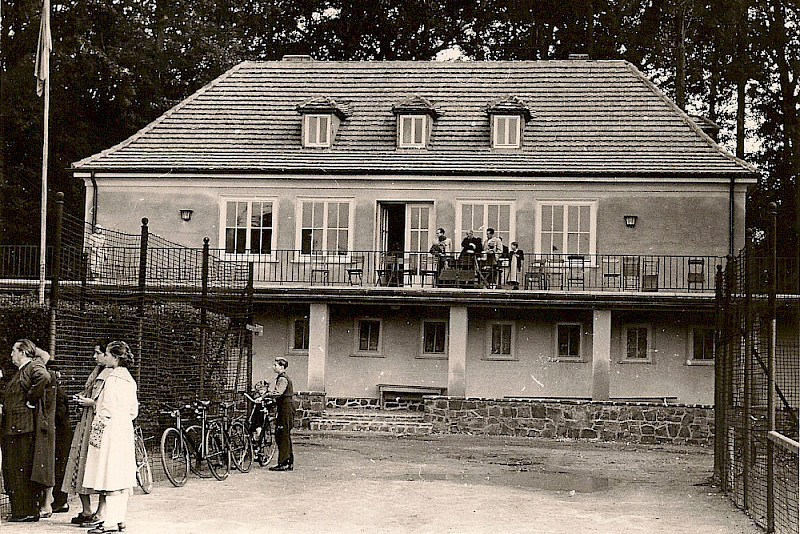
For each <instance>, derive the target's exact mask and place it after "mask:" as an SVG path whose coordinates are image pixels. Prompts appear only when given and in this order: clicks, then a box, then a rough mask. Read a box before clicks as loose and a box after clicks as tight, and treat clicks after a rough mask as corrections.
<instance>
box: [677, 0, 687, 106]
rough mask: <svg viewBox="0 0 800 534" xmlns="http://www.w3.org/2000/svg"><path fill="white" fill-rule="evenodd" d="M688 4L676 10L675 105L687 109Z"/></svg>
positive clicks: (683, 4) (682, 4) (683, 3)
mask: <svg viewBox="0 0 800 534" xmlns="http://www.w3.org/2000/svg"><path fill="white" fill-rule="evenodd" d="M686 9H687V8H686V2H680V3H679V4H678V6H677V8H676V10H675V103H676V104H677V105H678V107H679V108H681V109H686Z"/></svg>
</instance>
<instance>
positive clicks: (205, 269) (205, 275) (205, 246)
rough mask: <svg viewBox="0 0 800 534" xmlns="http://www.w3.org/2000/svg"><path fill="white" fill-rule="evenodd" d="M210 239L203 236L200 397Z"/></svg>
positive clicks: (203, 362)
mask: <svg viewBox="0 0 800 534" xmlns="http://www.w3.org/2000/svg"><path fill="white" fill-rule="evenodd" d="M208 243H209V239H208V238H207V237H204V238H203V272H202V292H201V294H200V398H205V387H206V345H207V344H208V332H207V329H208V324H207V323H208V311H207V302H206V299H207V298H208V266H209V261H208V260H209V254H210V251H209V247H208Z"/></svg>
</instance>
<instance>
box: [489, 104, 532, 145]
mask: <svg viewBox="0 0 800 534" xmlns="http://www.w3.org/2000/svg"><path fill="white" fill-rule="evenodd" d="M486 111H487V113H488V114H489V118H490V122H489V124H490V125H491V143H492V148H503V149H514V148H522V138H523V131H524V128H525V122H526V121H528V120H530V118H531V117H532V113H531V110H530V108H529V107H528V105H527V104H526V103H525V101H524V100H522V99H521V98H519V97H518V96H509V97H507V98H503V99H501V100H497V101H495V102H492V103H491V104H489V107H488V109H487V110H486Z"/></svg>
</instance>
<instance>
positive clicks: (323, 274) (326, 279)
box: [311, 250, 331, 286]
mask: <svg viewBox="0 0 800 534" xmlns="http://www.w3.org/2000/svg"><path fill="white" fill-rule="evenodd" d="M330 277H331V271H330V265H329V264H328V258H326V257H325V254H324V253H323V252H322V251H320V250H315V251H314V253H313V254H312V256H311V285H312V286H313V285H314V281H315V280H320V281H321V282H322V284H323V285H328V283H330Z"/></svg>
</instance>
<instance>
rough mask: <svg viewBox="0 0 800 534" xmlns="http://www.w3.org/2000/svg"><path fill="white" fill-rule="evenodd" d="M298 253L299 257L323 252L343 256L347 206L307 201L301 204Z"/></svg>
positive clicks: (346, 246) (347, 229)
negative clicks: (299, 251) (299, 253)
mask: <svg viewBox="0 0 800 534" xmlns="http://www.w3.org/2000/svg"><path fill="white" fill-rule="evenodd" d="M301 210H302V214H301V217H300V220H301V224H302V226H301V229H300V250H301V253H302V254H312V253H314V252H322V251H326V252H327V253H329V254H346V253H347V251H348V250H349V239H350V203H349V202H340V201H332V200H318V201H317V200H307V201H303V202H302V203H301Z"/></svg>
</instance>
